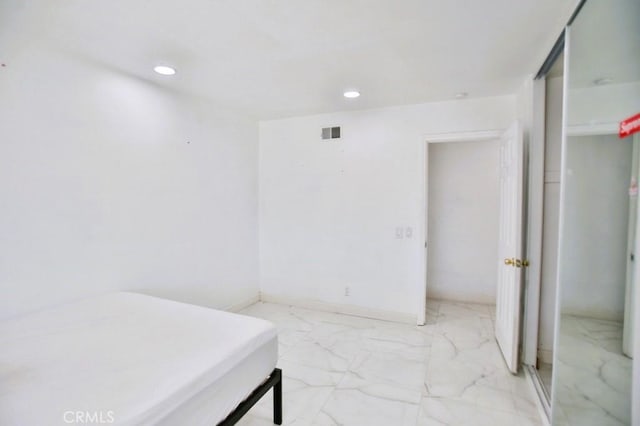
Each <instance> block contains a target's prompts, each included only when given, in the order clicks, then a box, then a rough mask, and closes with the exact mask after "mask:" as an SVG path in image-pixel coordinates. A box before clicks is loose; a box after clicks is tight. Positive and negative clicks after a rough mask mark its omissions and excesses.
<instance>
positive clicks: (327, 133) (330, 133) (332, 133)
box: [322, 127, 341, 139]
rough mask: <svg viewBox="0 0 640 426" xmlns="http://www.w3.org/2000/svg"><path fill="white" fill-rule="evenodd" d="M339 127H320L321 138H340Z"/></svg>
mask: <svg viewBox="0 0 640 426" xmlns="http://www.w3.org/2000/svg"><path fill="white" fill-rule="evenodd" d="M340 134H341V132H340V127H324V128H323V129H322V139H340Z"/></svg>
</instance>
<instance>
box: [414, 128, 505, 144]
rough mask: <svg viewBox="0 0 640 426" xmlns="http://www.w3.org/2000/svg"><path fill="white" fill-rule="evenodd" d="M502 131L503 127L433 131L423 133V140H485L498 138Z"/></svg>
mask: <svg viewBox="0 0 640 426" xmlns="http://www.w3.org/2000/svg"><path fill="white" fill-rule="evenodd" d="M503 133H504V129H502V130H495V129H493V130H478V131H473V132H452V133H433V134H429V135H424V138H423V140H426V141H427V143H443V142H474V141H487V140H492V139H498V138H500V136H502V134H503Z"/></svg>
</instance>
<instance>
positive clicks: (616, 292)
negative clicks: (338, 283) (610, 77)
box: [560, 135, 632, 321]
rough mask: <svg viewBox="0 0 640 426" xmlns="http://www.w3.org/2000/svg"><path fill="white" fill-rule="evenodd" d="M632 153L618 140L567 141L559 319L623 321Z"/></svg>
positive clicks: (626, 142)
mask: <svg viewBox="0 0 640 426" xmlns="http://www.w3.org/2000/svg"><path fill="white" fill-rule="evenodd" d="M631 153H632V144H631V143H630V142H629V140H625V139H623V140H620V139H618V137H617V135H611V136H579V137H578V136H573V137H569V138H568V139H567V148H566V155H567V159H566V164H567V170H566V174H565V176H566V180H567V182H566V193H565V200H564V203H565V212H564V225H563V226H564V229H563V234H562V238H563V243H562V246H563V251H562V253H560V261H561V262H562V263H561V271H560V282H561V283H562V296H561V297H562V304H561V313H562V314H574V315H581V316H588V317H592V318H602V319H610V320H618V321H621V320H622V317H623V312H624V295H625V283H626V279H625V275H626V268H627V255H626V252H627V228H628V216H629V207H628V206H629V195H628V188H629V179H630V176H631Z"/></svg>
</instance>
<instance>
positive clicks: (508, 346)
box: [495, 122, 524, 373]
mask: <svg viewBox="0 0 640 426" xmlns="http://www.w3.org/2000/svg"><path fill="white" fill-rule="evenodd" d="M523 159H524V157H523V141H522V130H521V128H520V126H519V124H518V123H517V122H516V123H514V124H512V125H511V127H509V129H508V130H507V131H506V132H504V134H503V135H502V137H501V141H500V228H499V235H498V289H497V296H496V328H495V333H496V340H497V341H498V345H499V346H500V349H501V350H502V354H503V355H504V359H505V361H506V363H507V367H508V368H509V370H510V371H511V372H512V373H517V372H518V364H519V363H518V349H519V342H520V310H521V303H520V301H521V295H522V276H523V274H522V267H523V261H522V198H523V194H522V192H523V176H524V170H523V169H524V162H523Z"/></svg>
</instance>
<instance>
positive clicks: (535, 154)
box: [522, 79, 546, 366]
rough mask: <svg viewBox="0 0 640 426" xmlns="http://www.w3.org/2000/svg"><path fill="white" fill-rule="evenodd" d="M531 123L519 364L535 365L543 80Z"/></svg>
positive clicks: (541, 212)
mask: <svg viewBox="0 0 640 426" xmlns="http://www.w3.org/2000/svg"><path fill="white" fill-rule="evenodd" d="M531 101H532V104H533V105H532V123H531V131H530V134H529V144H528V152H529V164H528V169H529V170H528V182H529V188H528V191H527V195H528V200H527V204H528V212H527V216H528V217H527V219H528V220H527V223H528V229H527V230H526V232H527V241H526V247H527V250H526V256H527V259H528V260H529V267H528V268H527V269H526V277H525V283H526V287H525V289H524V291H525V307H524V318H523V325H522V332H523V336H522V342H523V345H522V362H523V363H524V364H525V365H534V366H535V365H536V358H537V352H538V340H539V332H540V330H539V326H540V289H541V285H542V283H541V281H542V278H541V277H542V233H543V225H544V180H545V173H544V152H545V128H546V126H545V112H546V80H545V79H541V80H533V85H532V100H531Z"/></svg>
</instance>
